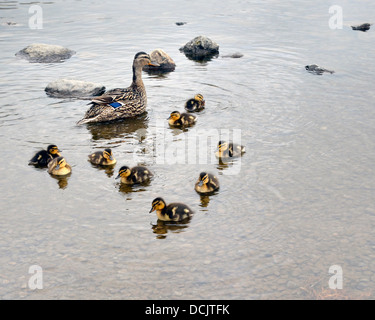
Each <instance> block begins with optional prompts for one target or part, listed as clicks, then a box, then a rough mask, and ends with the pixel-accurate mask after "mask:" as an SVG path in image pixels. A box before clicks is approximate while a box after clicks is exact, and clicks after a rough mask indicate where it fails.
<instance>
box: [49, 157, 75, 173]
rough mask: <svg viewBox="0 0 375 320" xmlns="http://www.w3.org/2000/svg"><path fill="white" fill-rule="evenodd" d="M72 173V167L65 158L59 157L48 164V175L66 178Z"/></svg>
mask: <svg viewBox="0 0 375 320" xmlns="http://www.w3.org/2000/svg"><path fill="white" fill-rule="evenodd" d="M71 172H72V167H71V166H70V165H69V164H68V163H67V162H66V160H65V158H64V157H57V158H54V159H52V160H51V161H50V162H49V163H48V173H49V174H52V175H54V176H65V175H67V174H69V173H71Z"/></svg>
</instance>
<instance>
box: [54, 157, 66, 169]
mask: <svg viewBox="0 0 375 320" xmlns="http://www.w3.org/2000/svg"><path fill="white" fill-rule="evenodd" d="M56 163H57V164H56V170H59V169H61V168H64V167H65V166H66V160H65V158H64V157H58V158H56Z"/></svg>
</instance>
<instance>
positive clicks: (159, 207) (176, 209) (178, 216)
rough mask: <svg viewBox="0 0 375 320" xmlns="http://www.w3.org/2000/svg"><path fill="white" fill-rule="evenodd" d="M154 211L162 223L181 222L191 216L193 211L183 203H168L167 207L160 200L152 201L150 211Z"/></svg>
mask: <svg viewBox="0 0 375 320" xmlns="http://www.w3.org/2000/svg"><path fill="white" fill-rule="evenodd" d="M155 210H156V215H157V217H158V219H159V220H162V221H182V220H185V219H187V218H189V217H191V215H192V214H193V211H192V210H191V209H190V208H189V207H188V206H187V205H185V204H183V203H170V204H169V205H167V204H166V203H165V201H164V200H163V199H162V198H156V199H154V201H152V208H151V210H150V213H151V212H152V211H155Z"/></svg>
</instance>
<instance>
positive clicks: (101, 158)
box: [89, 149, 117, 166]
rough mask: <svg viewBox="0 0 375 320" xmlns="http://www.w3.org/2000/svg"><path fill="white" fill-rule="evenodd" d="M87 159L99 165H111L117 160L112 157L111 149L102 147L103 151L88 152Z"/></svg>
mask: <svg viewBox="0 0 375 320" xmlns="http://www.w3.org/2000/svg"><path fill="white" fill-rule="evenodd" d="M89 161H90V162H91V163H92V164H95V165H100V166H111V165H114V164H115V163H116V162H117V161H116V159H115V158H114V157H113V154H112V150H111V149H104V151H96V152H94V153H92V154H90V155H89Z"/></svg>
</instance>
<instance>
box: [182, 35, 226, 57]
mask: <svg viewBox="0 0 375 320" xmlns="http://www.w3.org/2000/svg"><path fill="white" fill-rule="evenodd" d="M180 51H181V52H184V53H185V55H186V56H187V57H188V58H191V59H193V60H209V59H210V58H212V57H214V56H217V55H218V54H219V45H218V44H217V43H216V42H214V41H212V40H211V39H209V38H207V37H206V36H198V37H195V38H194V39H193V40H190V41H189V42H188V43H186V44H185V45H184V46H183V47H181V48H180Z"/></svg>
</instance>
